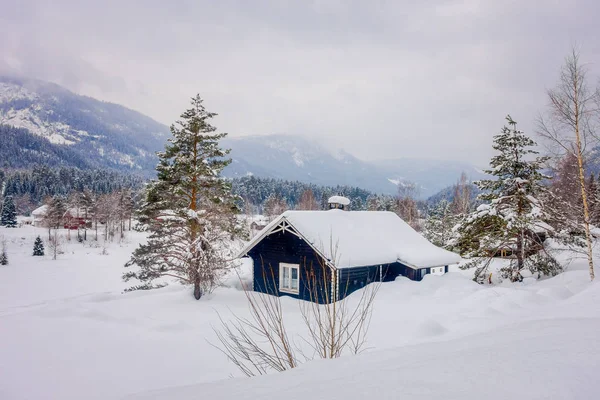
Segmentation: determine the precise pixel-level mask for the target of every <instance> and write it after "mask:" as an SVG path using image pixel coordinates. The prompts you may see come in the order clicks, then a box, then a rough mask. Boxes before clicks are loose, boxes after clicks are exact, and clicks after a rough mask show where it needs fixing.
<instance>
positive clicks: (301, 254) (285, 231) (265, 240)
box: [239, 201, 460, 303]
mask: <svg viewBox="0 0 600 400" xmlns="http://www.w3.org/2000/svg"><path fill="white" fill-rule="evenodd" d="M343 203H345V201H344V202H340V203H337V204H340V205H343V206H344V207H347V206H348V204H343ZM330 208H331V209H330V210H327V211H286V212H284V213H283V214H281V215H280V216H279V217H278V218H276V219H275V220H274V221H272V222H271V223H270V224H269V225H267V226H266V227H265V228H264V229H263V230H262V231H261V232H260V233H259V234H258V235H257V236H255V237H254V238H253V239H252V240H251V241H250V242H249V243H248V244H247V245H246V247H245V248H244V249H243V250H242V251H241V252H240V254H239V256H240V257H244V256H249V257H250V258H251V259H252V260H253V272H254V278H253V283H254V290H255V291H257V292H263V293H269V294H273V295H277V296H281V295H287V296H292V297H296V298H299V299H304V300H314V301H317V302H320V303H324V302H331V301H336V300H340V299H342V298H344V297H345V296H347V295H348V294H350V293H352V292H354V291H356V290H358V289H360V288H362V287H364V286H365V285H367V284H369V283H371V282H374V281H383V282H386V281H392V280H394V279H395V278H396V277H398V276H400V275H402V276H406V277H408V278H409V279H412V280H415V281H419V280H421V279H422V278H423V277H424V276H425V275H427V274H435V275H443V274H444V273H446V272H447V271H448V265H450V264H455V263H458V262H459V261H460V256H458V255H457V254H455V253H452V252H449V251H447V250H444V249H441V248H439V247H436V246H434V245H433V244H431V243H430V242H429V241H427V240H426V239H425V238H424V237H423V236H421V235H420V234H419V233H418V232H416V231H415V230H414V229H412V228H411V227H410V226H409V225H408V224H407V223H405V222H404V221H403V220H402V219H400V218H399V217H398V216H397V215H396V214H394V213H392V212H387V211H344V210H343V209H339V207H337V206H335V207H333V206H330ZM317 285H318V287H319V290H318V291H315V290H314V289H315V287H316V286H317Z"/></svg>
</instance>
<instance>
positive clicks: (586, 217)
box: [573, 79, 594, 281]
mask: <svg viewBox="0 0 600 400" xmlns="http://www.w3.org/2000/svg"><path fill="white" fill-rule="evenodd" d="M577 83H578V79H576V80H575V81H574V85H573V89H574V93H575V96H574V98H575V99H577V98H578V92H577V90H578V88H577ZM575 142H576V145H577V166H578V167H579V186H581V200H582V202H583V225H584V227H585V241H586V245H587V256H588V265H589V270H590V280H592V281H593V280H594V258H593V254H592V235H591V232H590V210H589V207H588V199H587V194H586V188H585V173H584V170H583V151H582V146H581V135H580V132H579V102H578V101H575Z"/></svg>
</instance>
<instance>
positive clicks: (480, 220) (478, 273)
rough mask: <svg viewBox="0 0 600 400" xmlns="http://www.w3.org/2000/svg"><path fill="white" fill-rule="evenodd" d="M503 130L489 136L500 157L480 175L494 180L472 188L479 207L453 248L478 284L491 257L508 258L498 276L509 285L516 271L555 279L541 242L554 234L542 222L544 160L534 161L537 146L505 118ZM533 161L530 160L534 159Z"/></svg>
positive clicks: (517, 276) (553, 263) (556, 269)
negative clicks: (478, 192)
mask: <svg viewBox="0 0 600 400" xmlns="http://www.w3.org/2000/svg"><path fill="white" fill-rule="evenodd" d="M506 120H507V122H508V126H504V127H503V128H502V132H501V133H500V134H499V135H496V136H495V137H494V145H493V148H494V149H495V150H497V151H498V152H499V153H500V154H498V155H496V156H494V157H493V158H492V159H491V161H490V169H489V170H487V171H485V172H486V173H487V174H489V175H492V176H494V177H495V178H496V179H493V180H492V179H489V180H481V181H478V182H476V183H475V184H476V185H477V186H478V187H479V188H480V189H481V191H482V194H481V195H480V196H479V199H480V200H483V201H486V202H487V203H486V204H482V205H480V206H479V207H478V208H477V210H476V211H475V212H473V213H471V214H470V215H469V216H468V217H467V219H466V220H465V222H464V223H463V224H462V225H461V226H460V229H459V235H460V237H459V239H458V245H459V248H460V250H461V253H462V254H464V255H465V256H468V257H472V258H473V260H472V261H471V262H469V263H467V264H466V265H465V266H464V268H465V269H466V268H470V267H477V268H476V270H475V276H474V280H475V281H478V282H483V281H484V280H485V279H486V278H487V269H488V267H489V265H490V262H491V260H492V258H493V257H494V256H497V255H499V254H501V253H504V255H507V256H510V258H509V260H510V263H509V266H508V267H505V268H503V269H502V271H501V272H502V276H503V277H505V278H509V279H511V281H513V282H514V281H520V280H522V275H521V271H522V270H523V269H524V268H528V269H529V270H530V271H531V272H532V273H537V274H538V275H539V274H541V273H544V274H548V275H555V274H556V273H558V272H559V271H560V269H561V267H560V265H559V263H558V262H557V261H556V260H555V259H554V258H553V257H552V256H551V255H550V254H549V253H548V252H547V251H546V249H545V247H544V243H543V242H544V240H545V237H547V236H549V235H554V234H556V231H554V230H553V229H552V228H551V227H550V226H549V225H548V224H547V223H546V221H547V220H548V219H549V216H548V214H547V210H546V209H545V207H544V205H543V204H542V202H541V201H540V198H542V195H543V194H544V192H545V190H546V189H545V187H544V186H543V185H542V180H543V179H545V178H547V177H546V176H544V175H543V174H542V172H541V169H542V164H543V163H544V162H545V161H547V157H538V156H535V155H536V154H538V152H537V151H535V150H533V149H532V147H534V146H535V145H536V143H535V142H534V141H533V140H532V139H531V138H529V137H528V136H526V135H525V134H524V133H523V132H522V131H519V130H517V128H516V122H515V121H514V120H513V119H512V118H511V117H510V116H507V117H506ZM534 156H535V157H534Z"/></svg>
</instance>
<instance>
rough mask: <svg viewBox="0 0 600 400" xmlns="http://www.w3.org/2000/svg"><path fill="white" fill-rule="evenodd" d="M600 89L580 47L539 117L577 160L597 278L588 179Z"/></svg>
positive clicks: (555, 145) (550, 137)
mask: <svg viewBox="0 0 600 400" xmlns="http://www.w3.org/2000/svg"><path fill="white" fill-rule="evenodd" d="M598 99H599V90H598V88H595V89H592V88H590V87H589V85H588V81H587V69H586V68H585V66H584V65H582V64H581V62H580V61H579V52H578V51H577V50H576V49H573V50H572V51H571V54H569V56H568V57H567V58H566V59H565V63H564V65H563V67H562V68H561V71H560V77H559V81H558V84H557V85H556V87H554V88H553V89H550V90H548V100H549V105H548V110H547V111H546V113H545V114H542V115H541V116H540V117H539V119H538V134H539V135H540V136H541V137H542V138H544V139H545V140H546V141H547V142H548V143H549V145H550V146H551V147H552V149H554V150H555V151H557V152H559V153H560V154H563V155H564V154H566V155H572V156H574V157H575V159H576V160H577V170H578V173H577V178H578V183H579V192H580V194H581V202H582V213H583V215H582V220H583V228H584V231H585V237H586V248H587V258H588V265H589V273H590V279H591V280H593V279H594V260H593V256H592V235H591V232H590V208H589V199H588V195H587V191H586V182H585V176H586V171H585V157H586V154H587V152H588V151H589V150H591V147H592V146H591V144H592V143H593V142H597V140H596V137H595V133H596V132H595V130H596V128H597V120H596V119H597V118H598V116H599V114H600V113H599V109H598V105H599V101H598Z"/></svg>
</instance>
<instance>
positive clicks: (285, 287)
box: [279, 263, 300, 294]
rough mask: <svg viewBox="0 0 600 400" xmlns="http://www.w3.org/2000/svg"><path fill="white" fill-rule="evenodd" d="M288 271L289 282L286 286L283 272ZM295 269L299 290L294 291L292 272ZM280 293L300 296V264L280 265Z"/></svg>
mask: <svg viewBox="0 0 600 400" xmlns="http://www.w3.org/2000/svg"><path fill="white" fill-rule="evenodd" d="M284 269H288V270H289V274H288V277H289V278H288V282H287V285H285V282H284V279H283V270H284ZM293 269H295V270H296V272H297V276H298V288H297V289H292V270H293ZM279 291H280V292H284V293H291V294H298V293H300V264H288V263H279Z"/></svg>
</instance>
